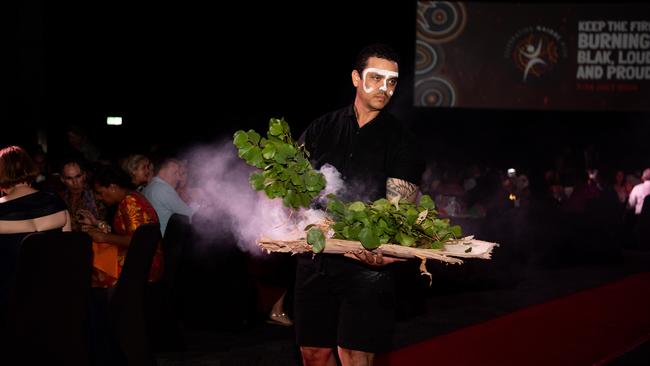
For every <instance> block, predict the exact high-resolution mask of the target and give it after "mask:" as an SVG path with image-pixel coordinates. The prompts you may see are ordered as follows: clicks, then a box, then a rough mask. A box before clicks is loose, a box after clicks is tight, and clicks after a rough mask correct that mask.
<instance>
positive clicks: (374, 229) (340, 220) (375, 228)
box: [307, 195, 462, 251]
mask: <svg viewBox="0 0 650 366" xmlns="http://www.w3.org/2000/svg"><path fill="white" fill-rule="evenodd" d="M328 198H329V202H328V205H327V210H328V213H329V214H330V215H331V216H332V218H333V219H334V221H335V223H334V225H333V226H332V229H333V230H334V233H335V234H334V238H336V239H344V240H353V241H360V242H361V244H362V245H363V247H364V248H366V249H370V250H371V249H375V248H377V247H379V246H380V245H381V244H386V243H393V244H400V245H404V246H408V247H417V248H425V249H442V248H443V246H444V243H445V242H447V241H449V240H451V239H456V238H460V237H461V235H462V230H461V228H460V226H458V225H454V226H451V225H450V224H449V220H448V219H440V218H438V217H437V214H438V212H437V211H436V210H435V204H434V202H433V200H432V199H431V197H430V196H428V195H423V196H422V197H421V198H420V201H419V203H418V204H417V205H416V204H414V203H410V202H408V201H405V200H401V201H399V202H392V203H391V202H389V201H388V200H387V199H385V198H382V199H379V200H376V201H374V202H372V203H364V202H361V201H356V202H352V203H344V202H342V201H340V200H339V199H338V198H336V197H335V196H333V195H329V196H328ZM316 231H317V229H311V230H310V231H309V233H308V234H307V241H308V242H310V244H312V246H313V249H314V251H320V250H322V247H324V241H325V238H324V236H322V233H321V234H320V235H319V233H318V232H316Z"/></svg>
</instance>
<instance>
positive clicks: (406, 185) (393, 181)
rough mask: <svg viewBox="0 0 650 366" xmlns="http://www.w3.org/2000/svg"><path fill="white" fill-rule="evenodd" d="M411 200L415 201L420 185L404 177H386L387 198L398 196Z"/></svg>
mask: <svg viewBox="0 0 650 366" xmlns="http://www.w3.org/2000/svg"><path fill="white" fill-rule="evenodd" d="M398 195H399V196H400V198H402V199H405V200H407V201H410V202H415V198H416V197H417V195H418V186H417V185H415V184H413V183H411V182H407V181H405V180H402V179H397V178H388V179H386V198H387V199H388V200H389V201H390V200H391V199H394V198H395V197H397V196H398Z"/></svg>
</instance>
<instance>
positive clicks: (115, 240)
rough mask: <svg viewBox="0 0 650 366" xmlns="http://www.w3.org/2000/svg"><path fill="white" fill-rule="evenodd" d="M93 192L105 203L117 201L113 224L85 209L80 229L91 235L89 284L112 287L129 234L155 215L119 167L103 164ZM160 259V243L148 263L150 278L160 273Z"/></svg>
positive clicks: (151, 279) (153, 221)
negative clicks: (98, 218) (105, 222)
mask: <svg viewBox="0 0 650 366" xmlns="http://www.w3.org/2000/svg"><path fill="white" fill-rule="evenodd" d="M94 183H95V184H94V188H95V195H96V197H97V199H99V200H101V201H102V202H104V204H106V206H113V205H117V210H116V212H115V216H114V218H113V225H112V228H111V227H109V226H108V225H106V224H102V222H101V221H99V220H97V218H96V217H94V216H92V215H89V214H88V213H85V216H84V218H83V219H82V220H80V222H81V223H82V224H83V226H82V230H83V231H85V232H87V233H88V234H89V235H90V236H91V237H92V239H93V250H94V253H95V256H94V263H93V267H94V268H93V275H92V286H93V287H103V288H106V287H113V286H115V284H116V283H117V280H118V278H119V275H120V273H121V271H122V267H123V266H124V259H125V258H126V255H127V253H128V249H129V244H130V243H131V236H132V235H133V233H134V232H135V230H136V229H137V228H138V227H139V226H140V225H143V224H147V223H157V222H158V215H156V211H155V210H154V209H153V207H152V206H151V204H150V203H149V201H147V199H146V198H145V197H144V196H142V195H141V194H140V193H138V192H136V191H134V190H132V189H131V187H132V184H131V179H130V177H129V176H128V175H127V174H126V173H125V172H124V171H122V170H121V169H119V168H116V167H106V168H104V169H102V170H100V171H99V172H98V173H97V175H96V176H95V182H94ZM162 271H163V262H162V251H161V248H160V243H159V244H158V249H156V253H155V255H154V258H153V262H152V264H151V270H150V272H149V281H150V282H156V281H158V280H160V278H161V277H162Z"/></svg>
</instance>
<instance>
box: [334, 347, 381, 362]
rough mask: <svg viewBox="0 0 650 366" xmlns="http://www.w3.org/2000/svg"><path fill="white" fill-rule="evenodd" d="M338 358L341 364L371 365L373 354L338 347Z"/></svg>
mask: <svg viewBox="0 0 650 366" xmlns="http://www.w3.org/2000/svg"><path fill="white" fill-rule="evenodd" d="M338 350H339V358H340V359H341V364H342V365H343V366H372V362H373V361H374V359H375V354H374V353H370V352H363V351H355V350H352V349H347V348H343V347H339V348H338Z"/></svg>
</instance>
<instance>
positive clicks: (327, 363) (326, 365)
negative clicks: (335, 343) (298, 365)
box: [300, 347, 345, 366]
mask: <svg viewBox="0 0 650 366" xmlns="http://www.w3.org/2000/svg"><path fill="white" fill-rule="evenodd" d="M300 353H302V364H303V366H336V357H335V356H334V352H332V349H331V348H320V347H300ZM344 365H345V364H344Z"/></svg>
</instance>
